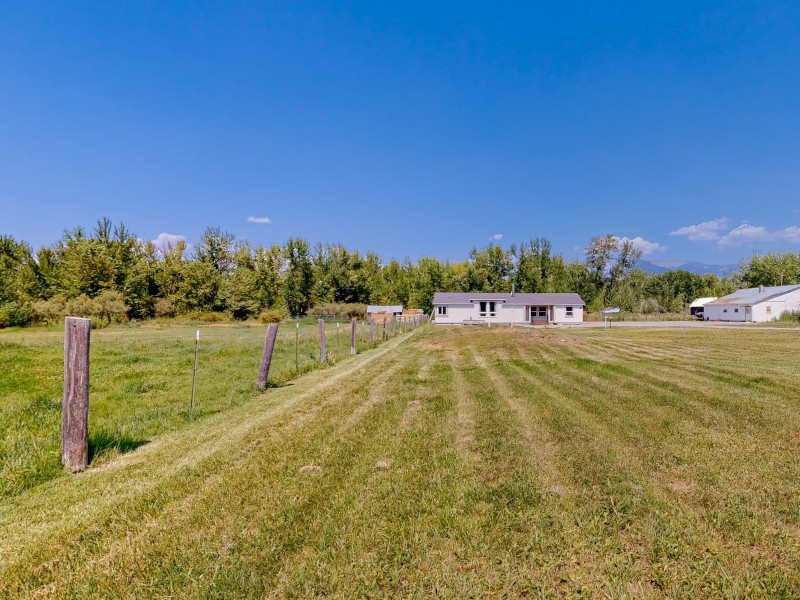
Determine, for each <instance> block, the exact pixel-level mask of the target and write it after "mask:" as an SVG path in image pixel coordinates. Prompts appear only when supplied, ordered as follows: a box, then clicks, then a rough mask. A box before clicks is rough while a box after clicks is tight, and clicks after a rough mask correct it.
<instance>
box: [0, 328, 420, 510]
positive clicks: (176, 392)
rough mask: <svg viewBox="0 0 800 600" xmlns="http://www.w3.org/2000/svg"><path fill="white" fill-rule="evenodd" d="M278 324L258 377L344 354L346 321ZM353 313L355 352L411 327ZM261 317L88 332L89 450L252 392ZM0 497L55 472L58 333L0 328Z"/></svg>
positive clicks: (133, 443) (290, 374)
mask: <svg viewBox="0 0 800 600" xmlns="http://www.w3.org/2000/svg"><path fill="white" fill-rule="evenodd" d="M323 322H324V324H325V339H326V346H327V360H326V361H325V362H322V361H321V360H320V339H319V329H318V324H317V322H316V321H310V320H308V319H306V320H302V321H292V322H284V323H281V324H280V325H279V327H278V332H277V336H276V341H275V346H274V350H273V355H272V361H271V366H270V369H269V379H268V386H269V387H274V386H283V385H287V384H290V383H291V381H292V380H293V379H295V378H296V377H298V376H299V375H302V374H304V373H308V372H310V371H314V370H317V369H325V368H327V367H328V366H330V365H333V364H336V363H338V362H340V361H344V360H347V359H349V358H350V343H351V324H350V322H349V321H347V322H344V321H338V322H337V321H331V320H325V321H323ZM391 325H392V324H391V322H387V324H386V336H385V338H384V334H383V325H382V324H379V323H373V325H372V338H370V324H369V323H367V322H366V321H363V320H359V321H358V322H357V325H356V351H357V352H359V353H361V352H365V351H367V350H369V349H370V348H374V347H377V346H380V345H381V344H383V343H385V342H386V341H388V340H391V339H392V338H393V337H397V336H402V335H405V334H406V333H408V332H409V331H411V330H412V328H413V325H412V324H409V323H402V324H401V323H396V324H395V329H394V335H392V329H391ZM198 329H199V331H200V340H199V343H198V362H197V380H196V397H195V406H194V409H195V410H194V411H193V412H192V411H191V410H190V403H191V395H192V379H193V368H194V348H195V336H196V331H197V330H198ZM266 333H267V326H266V325H263V326H235V327H220V326H218V325H206V326H201V327H199V328H198V327H193V326H178V327H164V328H162V329H149V328H144V327H140V328H138V329H133V328H130V329H128V328H123V329H108V330H106V329H100V330H93V331H92V332H91V336H90V361H89V364H90V376H89V381H90V390H89V395H90V403H89V404H90V409H89V445H90V456H93V457H94V460H96V459H97V457H102V456H103V455H105V454H107V453H109V452H112V453H113V452H117V451H123V452H124V451H127V450H128V449H131V448H135V447H137V446H138V445H141V444H142V443H146V442H147V441H148V440H150V439H152V437H153V436H155V435H158V434H160V433H162V432H164V431H168V430H170V429H175V428H179V427H181V426H183V425H184V424H185V423H187V422H188V421H191V420H192V419H196V418H202V417H203V416H205V415H208V414H212V413H216V412H220V411H225V410H227V409H229V408H231V407H234V406H236V405H237V404H240V403H242V402H244V401H246V400H248V399H251V398H254V397H255V396H257V395H259V394H261V393H262V391H261V390H260V389H258V388H257V386H256V380H257V377H258V372H259V366H260V362H261V358H262V351H263V349H264V340H265V337H266ZM0 369H3V374H2V376H0V456H3V457H4V461H2V463H1V464H0V497H1V496H3V495H8V494H13V493H17V492H19V491H21V490H24V489H26V488H28V487H31V486H32V485H35V484H36V483H39V482H41V481H44V480H46V479H48V478H50V477H52V476H55V475H56V474H58V473H60V472H61V471H60V465H59V459H60V451H59V446H60V431H61V404H62V397H63V383H64V333H63V331H62V332H58V331H24V332H10V333H8V334H3V335H2V336H0Z"/></svg>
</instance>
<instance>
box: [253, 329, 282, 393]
mask: <svg viewBox="0 0 800 600" xmlns="http://www.w3.org/2000/svg"><path fill="white" fill-rule="evenodd" d="M277 335H278V324H277V323H270V324H269V325H267V337H266V339H265V340H264V352H263V353H262V354H261V367H260V368H259V369H258V381H257V382H256V385H258V387H260V388H261V389H262V390H263V389H264V388H266V387H267V376H269V365H270V363H271V362H272V350H273V349H274V348H275V338H276V337H277Z"/></svg>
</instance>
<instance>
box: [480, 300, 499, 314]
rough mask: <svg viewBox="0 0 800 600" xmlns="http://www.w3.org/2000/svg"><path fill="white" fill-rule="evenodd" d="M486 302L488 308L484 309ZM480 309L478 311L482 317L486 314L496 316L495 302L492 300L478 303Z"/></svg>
mask: <svg viewBox="0 0 800 600" xmlns="http://www.w3.org/2000/svg"><path fill="white" fill-rule="evenodd" d="M487 304H488V305H489V306H488V308H489V310H488V311H487V310H486V308H487V306H486V305H487ZM480 309H481V310H480V313H481V316H482V317H486V316H489V317H496V316H497V313H496V312H495V303H494V302H486V301H484V302H481V303H480Z"/></svg>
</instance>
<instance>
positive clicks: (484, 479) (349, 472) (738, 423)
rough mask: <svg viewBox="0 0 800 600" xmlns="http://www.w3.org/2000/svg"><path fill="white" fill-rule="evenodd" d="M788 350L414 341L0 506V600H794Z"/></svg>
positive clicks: (708, 343) (487, 338) (684, 335)
mask: <svg viewBox="0 0 800 600" xmlns="http://www.w3.org/2000/svg"><path fill="white" fill-rule="evenodd" d="M798 351H800V339H798V336H797V333H796V332H793V331H782V330H775V331H774V332H765V331H761V330H733V329H731V330H706V329H686V330H680V329H676V330H673V329H670V330H653V329H638V328H637V329H635V330H634V329H623V328H620V329H618V330H614V331H611V332H603V331H600V330H590V329H581V330H566V329H565V330H553V329H548V330H531V329H522V328H515V329H513V330H507V329H494V328H493V329H491V330H486V329H480V330H477V329H473V328H460V327H452V328H445V327H435V326H426V327H423V328H420V329H417V330H416V331H414V332H412V333H411V334H410V335H406V336H402V337H399V338H397V339H393V340H390V341H388V342H387V343H385V344H383V345H382V346H380V347H379V348H376V349H373V350H370V351H367V352H363V353H361V354H359V355H358V356H356V357H354V358H348V359H347V360H343V361H341V362H340V363H339V364H337V365H335V366H332V367H331V368H328V369H323V370H316V371H313V372H310V373H307V374H305V375H303V376H301V377H299V378H297V379H295V380H293V381H291V382H287V385H283V386H281V387H277V388H273V389H269V390H267V391H266V392H265V393H262V394H254V393H251V392H250V391H248V392H247V394H245V395H244V397H242V398H241V399H240V400H238V401H237V402H233V403H232V404H231V407H230V408H227V406H226V407H225V409H224V410H218V412H216V413H214V414H206V415H205V416H204V417H203V418H201V419H198V420H196V421H192V422H188V421H187V422H185V423H182V424H181V426H180V427H178V428H176V429H175V431H169V432H165V433H162V434H161V435H158V436H155V437H153V439H152V441H151V442H150V443H148V444H145V445H143V446H141V447H139V448H137V449H135V450H131V451H127V452H122V453H120V454H118V455H116V456H113V457H109V458H108V459H107V460H104V461H99V462H98V463H97V464H96V465H94V466H93V467H91V468H90V469H89V470H88V471H86V472H85V473H83V474H80V475H76V476H65V475H60V476H58V477H55V478H52V479H50V480H49V481H47V482H45V483H42V484H40V485H38V486H35V487H34V488H32V489H27V490H24V491H22V492H20V493H17V494H16V495H14V496H11V497H8V498H6V499H5V500H4V502H3V503H2V504H0V596H4V595H6V596H10V597H37V598H43V597H76V598H94V597H97V598H100V597H102V598H105V597H118V598H144V597H146V598H156V597H170V598H253V597H259V598H261V597H265V598H283V597H301V598H311V597H335V598H356V597H359V598H360V597H370V598H373V597H416V598H430V597H439V598H468V597H476V598H477V597H480V598H483V597H490V598H502V597H505V598H531V597H533V598H536V597H542V598H560V597H582V598H585V597H609V598H677V597H691V598H780V597H783V598H795V597H798V596H800V452H798V447H799V446H800V433H798V432H800V382H799V381H798V378H797V364H798V360H797V357H798ZM125 355H126V354H124V353H122V352H121V354H120V356H125ZM127 355H129V356H135V355H136V354H134V353H131V352H128V354H127ZM257 355H258V351H256V352H255V353H254V356H256V357H257ZM253 364H254V363H253ZM256 367H257V365H256ZM256 367H252V364H251V367H250V368H248V369H247V370H243V371H242V372H241V375H242V376H244V375H245V373H246V374H249V376H250V377H251V379H252V377H253V375H252V374H251V372H254V370H255V368H256ZM8 368H9V367H8V366H6V370H8ZM12 368H13V365H12ZM154 368H155V367H154ZM212 368H213V366H212V365H211V364H207V365H206V369H207V371H209V372H210V371H211V369H212ZM181 373H183V370H181ZM222 373H227V374H226V375H225V376H224V377H223V376H222V375H218V377H221V378H224V379H226V382H221V383H218V385H219V388H217V389H218V395H220V396H221V399H218V400H217V402H223V403H225V402H226V401H225V400H224V398H225V393H226V390H227V389H229V387H235V386H236V385H238V384H237V381H238V379H239V375H238V374H237V373H238V372H235V371H230V370H224V369H223V370H222ZM234 375H235V376H234ZM184 378H185V377H184ZM226 384H227V385H226ZM207 385H209V386H210V385H211V383H208V384H207ZM181 401H182V402H183V401H184V400H183V399H181ZM212 401H213V397H212V396H207V397H205V400H204V402H212Z"/></svg>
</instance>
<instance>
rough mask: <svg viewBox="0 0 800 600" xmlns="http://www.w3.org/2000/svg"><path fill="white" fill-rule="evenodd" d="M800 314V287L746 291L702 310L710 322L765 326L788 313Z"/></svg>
mask: <svg viewBox="0 0 800 600" xmlns="http://www.w3.org/2000/svg"><path fill="white" fill-rule="evenodd" d="M787 311H789V312H800V285H776V286H772V287H764V286H763V285H762V286H760V287H757V288H747V289H742V290H736V291H735V292H733V293H732V294H728V295H727V296H722V297H721V298H717V299H716V300H714V301H712V302H709V303H708V304H706V305H705V306H704V307H703V318H705V319H706V320H709V321H741V322H746V323H763V322H765V321H773V320H775V319H778V318H779V317H780V316H781V315H782V314H783V313H785V312H787Z"/></svg>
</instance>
